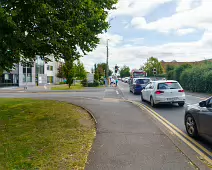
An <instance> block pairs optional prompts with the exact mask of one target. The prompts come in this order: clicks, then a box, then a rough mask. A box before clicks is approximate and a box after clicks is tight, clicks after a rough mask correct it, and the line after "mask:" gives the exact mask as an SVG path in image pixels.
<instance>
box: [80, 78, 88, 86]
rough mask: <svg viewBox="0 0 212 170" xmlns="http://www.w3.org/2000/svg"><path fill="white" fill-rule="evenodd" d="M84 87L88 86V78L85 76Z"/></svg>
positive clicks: (82, 82)
mask: <svg viewBox="0 0 212 170" xmlns="http://www.w3.org/2000/svg"><path fill="white" fill-rule="evenodd" d="M81 84H82V86H83V87H88V80H87V79H86V78H85V79H83V80H82V81H81Z"/></svg>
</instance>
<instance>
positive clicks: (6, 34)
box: [0, 0, 117, 70]
mask: <svg viewBox="0 0 212 170" xmlns="http://www.w3.org/2000/svg"><path fill="white" fill-rule="evenodd" d="M116 3H117V0H107V1H102V0H77V1H76V0H48V1H44V0H30V1H24V0H19V1H18V0H13V1H12V0H11V1H8V0H2V1H1V2H0V4H1V6H0V23H1V24H0V69H2V70H8V69H11V68H12V67H13V65H14V63H18V62H19V61H20V60H25V61H27V60H29V61H34V60H35V58H36V57H35V56H36V55H39V56H41V57H42V58H43V59H45V60H48V58H47V57H45V56H47V55H51V54H53V55H54V57H55V58H56V59H59V58H63V59H64V60H65V61H69V60H71V61H74V60H76V59H78V58H79V57H81V53H80V51H81V52H83V54H84V55H85V54H86V53H87V52H90V51H92V50H93V49H94V48H96V46H97V44H98V43H99V38H98V36H97V35H98V34H101V33H103V32H104V31H106V30H107V29H108V28H109V23H108V22H107V21H106V19H107V17H108V12H109V11H110V10H112V9H114V6H113V5H114V4H116ZM79 49H80V50H79Z"/></svg>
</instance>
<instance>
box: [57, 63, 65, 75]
mask: <svg viewBox="0 0 212 170" xmlns="http://www.w3.org/2000/svg"><path fill="white" fill-rule="evenodd" d="M57 77H58V78H65V75H64V72H63V65H62V64H61V65H60V66H59V67H58V69H57Z"/></svg>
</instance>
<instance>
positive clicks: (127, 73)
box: [120, 65, 130, 78]
mask: <svg viewBox="0 0 212 170" xmlns="http://www.w3.org/2000/svg"><path fill="white" fill-rule="evenodd" d="M120 76H121V78H123V77H129V76H130V68H129V67H128V66H126V65H124V66H123V67H122V68H121V69H120Z"/></svg>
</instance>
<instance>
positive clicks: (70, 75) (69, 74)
mask: <svg viewBox="0 0 212 170" xmlns="http://www.w3.org/2000/svg"><path fill="white" fill-rule="evenodd" d="M75 68H76V67H74V62H73V61H72V60H70V61H66V62H65V64H64V65H63V74H64V76H65V78H66V81H67V83H68V86H69V88H70V87H71V84H72V83H73V80H74V77H75V72H76V70H75Z"/></svg>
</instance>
